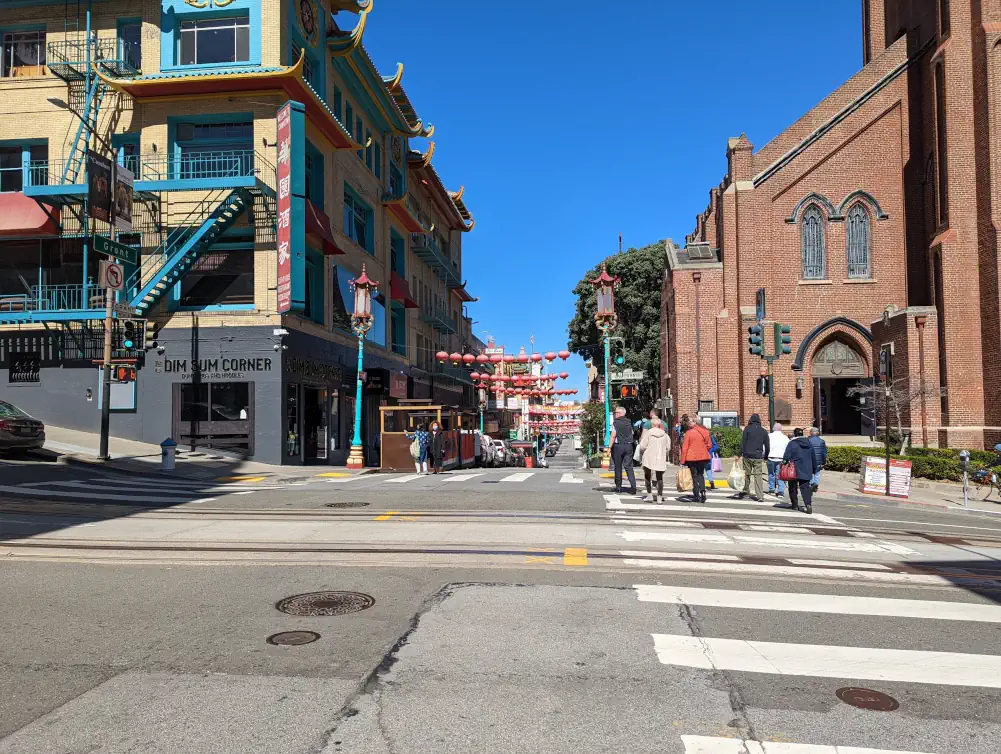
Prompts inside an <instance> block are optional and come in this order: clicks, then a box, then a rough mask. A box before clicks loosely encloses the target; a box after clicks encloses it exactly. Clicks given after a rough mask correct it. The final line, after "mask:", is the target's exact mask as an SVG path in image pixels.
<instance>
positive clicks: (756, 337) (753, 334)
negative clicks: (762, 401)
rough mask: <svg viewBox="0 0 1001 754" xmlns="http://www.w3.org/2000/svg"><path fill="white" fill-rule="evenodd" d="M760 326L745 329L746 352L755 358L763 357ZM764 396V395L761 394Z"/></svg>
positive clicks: (763, 349) (762, 340)
mask: <svg viewBox="0 0 1001 754" xmlns="http://www.w3.org/2000/svg"><path fill="white" fill-rule="evenodd" d="M761 336H762V329H761V325H751V326H750V327H748V328H747V346H748V348H747V350H748V351H750V352H751V353H753V354H754V355H755V356H764V355H765V347H764V339H763V338H762V337H761ZM762 395H764V393H762Z"/></svg>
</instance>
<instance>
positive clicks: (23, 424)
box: [0, 401, 45, 450]
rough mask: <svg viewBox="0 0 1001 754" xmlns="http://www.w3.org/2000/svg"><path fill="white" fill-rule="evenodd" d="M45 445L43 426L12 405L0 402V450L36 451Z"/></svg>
mask: <svg viewBox="0 0 1001 754" xmlns="http://www.w3.org/2000/svg"><path fill="white" fill-rule="evenodd" d="M43 445H45V425H44V424H42V422H40V421H39V420H38V419H36V418H34V417H33V416H31V415H30V414H28V413H27V412H25V411H22V410H21V409H19V408H18V407H17V406H15V405H14V404H13V403H7V402H6V401H0V450H38V449H40V448H41V447H42V446H43Z"/></svg>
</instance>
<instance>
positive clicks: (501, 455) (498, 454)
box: [490, 440, 508, 466]
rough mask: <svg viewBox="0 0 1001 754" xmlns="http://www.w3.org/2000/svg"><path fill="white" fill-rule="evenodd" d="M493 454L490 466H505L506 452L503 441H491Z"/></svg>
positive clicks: (506, 460)
mask: <svg viewBox="0 0 1001 754" xmlns="http://www.w3.org/2000/svg"><path fill="white" fill-rule="evenodd" d="M492 442H493V446H494V453H493V458H492V459H491V464H490V465H491V466H507V462H508V450H507V447H506V446H505V445H504V441H503V440H493V441H492Z"/></svg>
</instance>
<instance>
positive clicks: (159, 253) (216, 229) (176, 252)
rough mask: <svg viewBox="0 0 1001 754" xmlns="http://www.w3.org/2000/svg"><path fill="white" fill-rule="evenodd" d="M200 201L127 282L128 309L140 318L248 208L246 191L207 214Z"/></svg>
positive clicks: (235, 192)
mask: <svg viewBox="0 0 1001 754" xmlns="http://www.w3.org/2000/svg"><path fill="white" fill-rule="evenodd" d="M208 201H209V200H205V201H203V202H199V205H198V207H196V208H195V209H194V210H193V211H192V212H191V213H190V214H189V215H188V217H186V218H185V219H184V220H183V221H182V222H181V224H180V226H179V227H177V228H174V229H173V230H172V231H170V232H169V233H168V234H167V239H166V240H165V241H164V243H163V244H162V245H161V246H160V248H159V249H157V250H156V251H155V252H153V253H152V254H149V255H147V256H146V257H145V258H144V259H143V260H142V264H141V265H140V266H139V268H138V269H137V270H136V272H135V273H134V274H133V275H132V276H131V277H130V278H129V280H127V281H126V290H127V291H129V294H128V295H129V304H128V305H129V307H130V308H132V309H133V310H134V311H135V313H136V314H137V315H139V316H146V314H147V313H148V312H149V311H150V309H152V307H153V306H154V305H155V304H156V303H157V302H158V301H159V300H160V299H161V298H162V297H163V294H164V293H165V292H166V291H167V290H169V289H170V287H171V286H172V285H174V284H175V283H176V282H177V281H178V280H180V279H181V278H182V277H184V275H185V273H187V271H188V270H190V269H191V267H192V265H193V264H194V263H195V262H197V261H198V259H199V258H200V257H201V255H202V253H203V252H204V251H205V250H206V249H208V248H209V247H210V246H212V244H214V243H215V242H216V241H218V240H219V237H220V236H221V235H222V234H223V233H225V232H226V230H228V229H229V228H230V227H232V226H233V224H234V223H235V222H236V221H237V219H239V217H240V215H241V214H242V213H243V211H244V210H245V209H247V207H249V206H250V205H251V202H252V195H251V192H250V191H249V190H248V189H244V188H239V189H234V190H233V191H230V192H229V193H228V194H226V196H225V197H224V198H223V199H222V201H221V202H219V204H218V205H216V207H215V208H214V209H213V210H212V211H211V212H210V213H209V214H208V216H207V217H206V216H205V215H204V205H205V203H206V202H208Z"/></svg>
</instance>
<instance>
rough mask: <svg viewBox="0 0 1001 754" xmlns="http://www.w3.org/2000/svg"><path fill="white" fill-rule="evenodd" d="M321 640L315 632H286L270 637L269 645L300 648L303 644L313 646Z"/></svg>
mask: <svg viewBox="0 0 1001 754" xmlns="http://www.w3.org/2000/svg"><path fill="white" fill-rule="evenodd" d="M319 638H320V635H319V634H318V633H316V632H315V631H284V632H282V633H280V634H272V635H271V636H269V637H268V644H274V645H275V646H276V647H298V646H299V645H301V644H312V643H313V642H314V641H316V640H317V639H319Z"/></svg>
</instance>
